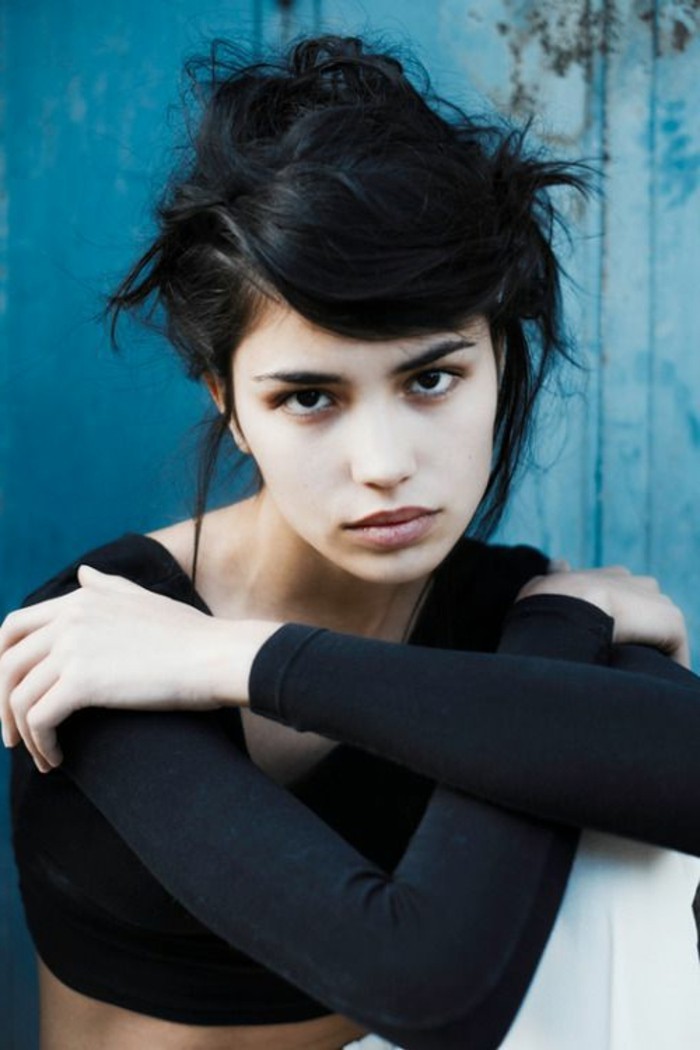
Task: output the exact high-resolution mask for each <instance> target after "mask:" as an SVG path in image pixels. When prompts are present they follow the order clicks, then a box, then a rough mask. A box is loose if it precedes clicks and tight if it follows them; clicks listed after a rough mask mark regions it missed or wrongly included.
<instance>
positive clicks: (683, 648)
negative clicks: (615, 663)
mask: <svg viewBox="0 0 700 1050" xmlns="http://www.w3.org/2000/svg"><path fill="white" fill-rule="evenodd" d="M533 594H566V595H570V596H571V597H573V598H581V599H583V601H587V602H590V603H591V604H592V605H597V606H598V608H600V609H602V610H603V612H605V613H607V614H608V616H611V617H612V618H613V620H614V621H615V627H614V630H613V641H614V642H616V643H619V644H621V643H624V642H636V643H638V644H641V645H650V646H653V647H654V648H656V649H660V650H661V651H662V652H664V653H666V654H667V655H668V656H670V657H671V659H673V660H675V661H676V663H679V664H681V665H682V666H683V667H689V666H690V652H689V648H688V632H687V629H686V625H685V619H684V617H683V613H682V612H681V610H680V609H679V608H678V606H676V605H674V604H673V602H672V601H671V599H670V598H668V597H667V596H666V595H665V594H662V593H661V590H660V588H659V584H658V582H657V581H656V580H655V579H654V577H653V576H634V575H633V574H632V573H631V572H630V571H629V569H626V568H624V567H623V566H621V565H611V566H608V567H606V568H601V569H583V570H573V571H572V570H571V569H570V568H569V566H568V564H567V563H566V562H562V561H553V562H551V563H550V571H549V573H548V574H547V575H546V576H535V577H533V579H531V580H529V581H528V582H527V583H526V584H525V586H524V587H523V588H522V590H521V591H520V592H519V594H518V597H517V599H516V601H517V600H519V599H521V598H526V597H529V596H531V595H533Z"/></svg>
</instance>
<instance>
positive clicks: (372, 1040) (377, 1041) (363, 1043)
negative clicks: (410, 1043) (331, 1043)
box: [344, 1035, 401, 1050]
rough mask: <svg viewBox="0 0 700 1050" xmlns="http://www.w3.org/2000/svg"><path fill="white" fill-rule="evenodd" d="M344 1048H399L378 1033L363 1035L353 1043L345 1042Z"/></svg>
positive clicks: (369, 1049)
mask: <svg viewBox="0 0 700 1050" xmlns="http://www.w3.org/2000/svg"><path fill="white" fill-rule="evenodd" d="M344 1050H401V1048H400V1047H398V1046H396V1045H395V1044H394V1043H387V1041H386V1039H382V1038H381V1037H380V1036H378V1035H365V1036H363V1037H362V1039H356V1040H355V1042H354V1043H346V1044H345V1047H344Z"/></svg>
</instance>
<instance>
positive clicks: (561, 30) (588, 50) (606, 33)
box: [498, 0, 617, 77]
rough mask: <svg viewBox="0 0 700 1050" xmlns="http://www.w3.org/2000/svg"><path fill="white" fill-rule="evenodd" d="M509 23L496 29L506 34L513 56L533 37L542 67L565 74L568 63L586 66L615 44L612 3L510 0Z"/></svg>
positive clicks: (568, 68) (585, 67) (615, 30)
mask: <svg viewBox="0 0 700 1050" xmlns="http://www.w3.org/2000/svg"><path fill="white" fill-rule="evenodd" d="M508 6H509V7H510V8H511V9H512V11H513V20H512V22H509V23H506V22H501V23H499V25H498V30H499V32H500V33H502V34H503V35H508V36H509V42H510V48H511V51H512V53H513V56H514V58H516V59H517V58H518V57H519V55H520V54H521V52H522V50H523V48H524V47H526V46H528V45H530V44H531V43H532V41H533V40H536V41H537V43H538V45H539V48H540V51H541V53H542V58H543V65H544V67H545V68H546V69H549V70H551V71H552V72H553V73H556V74H557V76H560V77H565V76H566V75H567V73H568V72H569V70H570V68H571V66H572V65H581V66H582V67H584V69H587V68H588V67H589V66H590V63H591V59H592V58H593V55H594V54H595V53H596V52H600V51H605V50H607V49H609V48H610V47H612V46H613V45H614V43H615V39H616V34H617V19H616V18H615V16H614V5H613V4H612V3H608V4H605V5H604V6H603V8H599V9H596V10H592V8H591V5H590V4H589V3H583V4H562V3H560V2H559V0H539V2H538V0H525V2H518V0H510V2H509V3H508Z"/></svg>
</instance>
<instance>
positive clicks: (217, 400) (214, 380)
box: [202, 372, 250, 456]
mask: <svg viewBox="0 0 700 1050" xmlns="http://www.w3.org/2000/svg"><path fill="white" fill-rule="evenodd" d="M202 378H203V379H204V382H205V383H206V385H207V390H208V391H209V393H210V394H211V396H212V400H213V402H214V404H215V405H216V407H217V410H218V411H219V413H220V414H221V413H222V412H223V411H224V408H225V406H226V398H225V396H224V384H223V381H222V380H221V379H220V377H219V376H217V375H214V373H213V372H204V373H203V375H202ZM229 429H230V431H231V433H232V435H233V440H234V441H235V443H236V446H237V448H238V449H239V451H240V452H242V453H243V454H244V455H245V456H249V455H250V449H249V448H248V444H247V442H246V440H245V438H244V437H243V434H242V433H241V429H240V427H239V426H238V424H237V423H236V421H235V419H231V420H229Z"/></svg>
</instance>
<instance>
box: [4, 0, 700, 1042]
mask: <svg viewBox="0 0 700 1050" xmlns="http://www.w3.org/2000/svg"><path fill="white" fill-rule="evenodd" d="M370 12H371V13H370ZM698 17H699V16H698V13H697V5H696V4H686V3H680V2H670V0H667V2H661V0H657V2H655V3H654V2H652V0H650V2H649V3H647V4H638V3H636V2H634V0H616V2H613V0H588V2H576V0H572V2H567V3H563V2H559V3H558V2H556V0H537V2H535V0H492V2H489V0H417V2H412V3H410V4H407V3H398V2H397V0H373V3H372V4H371V6H370V5H369V4H366V5H365V4H362V3H360V2H357V0H343V2H340V0H296V2H293V3H291V4H290V5H288V6H287V7H286V8H285V9H284V10H283V9H282V7H281V5H280V4H279V3H277V2H275V0H238V2H232V0H229V2H223V0H209V2H208V3H202V2H200V0H149V2H148V3H146V4H144V3H136V2H135V0H102V2H101V3H100V4H92V3H88V2H87V0H83V2H82V3H81V2H79V0H4V4H3V5H2V7H0V19H1V21H0V36H1V38H2V67H1V68H0V78H1V81H2V83H1V85H0V86H1V88H2V100H3V103H4V109H3V110H2V112H1V114H0V119H1V120H2V122H3V130H4V137H3V138H4V153H3V159H4V165H3V167H2V168H0V179H2V185H1V186H0V190H1V195H0V334H1V338H2V345H1V347H0V398H1V404H2V415H1V417H0V501H1V502H0V510H1V513H2V523H1V533H0V540H1V543H2V546H1V547H0V613H2V612H4V611H6V610H7V609H8V608H10V607H11V606H12V605H13V604H15V603H16V602H17V601H18V600H19V599H20V598H21V596H22V595H23V594H24V593H26V592H27V591H28V590H29V589H30V588H31V587H32V586H34V585H35V584H37V583H39V582H40V581H41V580H42V579H43V578H45V577H46V576H47V575H48V574H49V573H50V572H52V571H54V570H55V569H56V568H57V567H59V566H60V565H61V564H63V563H65V562H67V561H68V560H69V559H71V558H72V557H73V556H74V555H75V554H76V553H78V552H80V551H81V550H83V549H85V548H87V547H89V546H91V545H94V544H96V543H99V542H101V541H104V540H106V539H109V538H111V537H113V536H115V535H117V534H119V533H120V532H123V531H125V530H127V529H132V530H145V529H149V528H153V527H156V526H157V525H159V524H164V523H166V522H168V521H173V520H177V519H178V518H180V517H183V516H185V515H186V514H187V513H188V499H189V497H190V492H191V485H192V466H191V463H192V459H191V456H189V452H188V450H189V449H190V448H191V447H192V443H193V442H192V438H191V436H190V437H188V432H190V431H191V430H192V428H193V427H194V426H195V424H196V422H197V420H198V419H199V418H200V417H201V415H202V412H203V410H204V408H205V405H206V400H205V398H204V396H203V395H202V393H201V391H199V390H198V389H197V388H196V387H195V386H194V385H193V384H191V383H188V382H187V381H186V380H185V379H184V378H182V377H181V376H180V374H179V371H178V368H177V366H176V365H175V363H174V362H173V361H172V360H171V357H170V355H169V354H168V352H167V349H166V348H165V347H164V346H162V345H161V344H160V343H159V341H158V340H157V339H155V338H153V337H145V336H144V335H143V334H142V333H137V332H132V333H129V335H128V336H126V334H125V339H124V342H125V352H124V354H123V356H122V357H121V358H114V357H113V356H112V355H111V353H110V351H109V349H108V342H107V338H106V335H105V332H104V329H103V328H102V327H101V325H100V323H99V322H98V320H97V319H96V314H97V312H98V311H99V309H100V306H101V296H103V295H104V293H105V292H106V291H107V290H108V289H109V288H110V287H111V286H112V285H113V283H114V280H115V278H116V277H118V276H119V275H120V274H121V272H122V271H123V269H124V267H125V266H126V264H127V263H128V262H129V261H130V260H131V259H132V258H133V257H134V254H135V251H136V250H137V248H138V246H139V245H140V244H142V243H144V242H145V240H146V239H147V237H148V231H149V212H148V207H149V201H150V200H151V198H152V195H153V192H154V190H155V188H156V187H157V186H158V184H159V180H160V177H161V175H162V173H163V172H164V171H165V170H167V168H168V165H169V163H170V161H171V160H172V143H173V141H174V138H175V136H176V132H177V118H176V117H175V116H173V115H171V116H170V117H169V118H168V119H166V116H167V108H168V106H170V105H171V104H173V103H176V102H177V92H178V71H179V68H180V65H181V60H182V58H183V56H184V55H186V54H188V53H191V52H192V51H196V50H198V49H201V47H202V45H203V44H204V43H205V42H206V40H207V39H209V38H210V37H211V36H213V35H216V34H221V35H226V36H235V37H237V38H239V39H245V40H249V41H251V42H252V43H253V45H254V46H255V47H256V48H258V49H261V48H263V47H264V46H265V44H267V43H269V42H277V41H279V40H282V39H285V38H288V37H289V36H292V35H295V34H296V33H298V32H301V31H304V30H316V29H319V28H323V29H330V30H339V31H358V30H359V31H362V30H363V29H366V28H371V29H379V28H380V29H384V30H386V31H387V32H388V33H390V34H391V35H392V36H393V37H395V38H396V37H398V38H399V39H404V40H406V41H410V42H411V43H412V45H413V46H414V47H415V48H416V49H417V51H418V53H419V56H420V57H421V58H422V59H423V60H424V61H425V63H426V64H427V65H428V67H429V68H430V69H431V71H432V72H433V74H434V79H435V81H436V83H437V86H438V88H439V89H440V90H441V91H442V92H443V93H445V94H448V95H450V96H454V97H457V98H459V99H461V100H462V101H464V102H466V103H467V105H470V106H472V107H476V108H478V109H483V108H485V107H486V106H488V105H491V104H495V105H496V106H498V107H499V108H501V109H504V110H506V111H508V112H511V113H512V114H514V115H515V116H517V117H524V116H527V115H529V114H530V113H533V112H534V113H535V114H536V118H537V119H536V124H535V128H536V131H537V134H538V136H539V137H540V138H541V139H542V141H543V142H545V143H548V144H551V145H552V147H553V148H554V149H555V150H557V151H558V152H561V153H564V154H568V155H571V156H579V155H585V156H587V157H589V158H592V159H593V160H594V161H596V162H598V163H599V164H600V166H601V167H602V168H603V171H604V174H605V197H604V199H599V200H594V201H592V202H591V203H590V204H589V205H588V206H587V207H586V208H585V209H581V208H579V209H578V210H577V211H576V212H575V213H574V214H573V215H572V219H573V220H574V222H575V228H576V236H575V239H574V244H573V249H572V253H571V256H570V260H569V268H570V271H571V273H572V275H573V277H574V278H575V280H576V282H577V283H578V285H579V290H578V293H577V296H576V297H575V296H574V295H572V296H571V297H570V309H571V318H572V327H573V328H574V330H575V332H576V334H577V337H578V340H579V346H580V351H581V354H582V356H583V357H584V358H585V360H586V361H587V363H588V365H589V370H588V372H587V373H585V374H584V373H580V374H578V375H572V376H571V377H570V379H569V382H568V387H569V394H568V396H567V399H566V400H565V402H564V403H563V408H562V403H561V402H560V401H558V400H555V399H554V398H552V401H551V403H550V404H548V405H547V406H545V411H544V413H543V418H542V434H543V442H542V443H541V445H540V447H539V451H538V462H537V464H535V465H534V466H533V469H532V470H531V472H530V475H529V477H528V479H527V481H526V483H525V485H524V486H523V488H522V491H521V494H520V497H519V499H518V500H517V502H516V504H515V505H514V507H513V510H512V512H511V515H510V518H509V520H508V522H507V523H506V526H505V527H504V529H503V534H504V536H506V537H507V538H512V539H516V538H517V539H524V540H527V541H529V542H532V543H535V544H539V545H541V546H543V547H545V548H546V549H548V550H550V551H552V552H553V553H556V554H559V555H563V556H566V557H568V558H569V559H570V560H572V562H574V563H575V564H600V563H611V562H624V563H627V564H629V565H630V566H631V567H632V568H633V569H635V570H636V571H649V572H652V573H654V574H656V575H658V576H659V577H660V578H661V580H662V581H663V583H664V586H665V588H666V589H667V590H668V591H669V592H670V593H671V594H672V595H674V597H675V598H676V600H677V601H678V602H679V603H680V604H681V605H682V606H683V607H684V608H685V609H686V610H687V612H688V616H689V620H690V624H691V630H692V635H693V639H694V643H695V649H696V651H697V649H698V646H699V645H700V587H698V583H699V582H700V581H699V580H698V572H697V570H696V567H695V563H694V557H695V556H696V553H697V551H698V548H699V546H700V544H699V542H698V541H699V540H700V472H699V471H698V448H699V447H700V311H698V309H697V299H698V293H697V286H698V279H697V273H698V270H699V268H700V75H699V74H700V42H699V40H698V28H699V27H698ZM5 768H6V763H5V759H4V755H3V756H0V783H1V784H2V788H1V789H0V806H1V807H2V809H0V842H1V845H0V1003H1V1004H2V1009H1V1010H0V1048H2V1050H31V1048H32V1047H33V1046H35V1043H36V1026H35V990H34V982H33V972H32V959H31V952H30V947H29V943H28V939H27V936H26V933H25V932H24V928H23V923H22V918H21V913H20V910H19V906H18V902H17V898H16V892H15V887H14V878H15V877H14V870H13V867H12V862H11V857H10V852H9V847H8V837H9V833H8V827H7V818H6V798H5V794H4V793H5V783H6V776H5Z"/></svg>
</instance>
